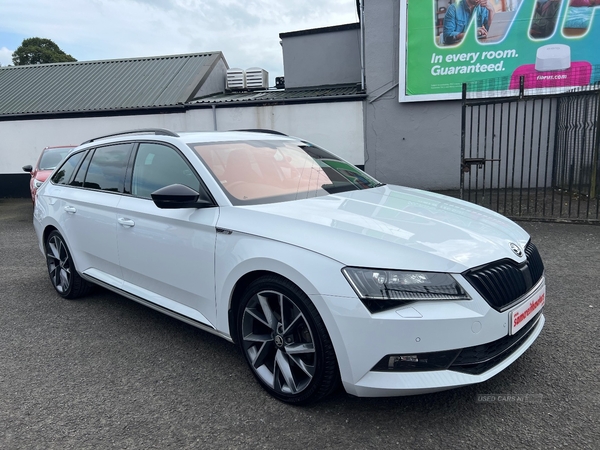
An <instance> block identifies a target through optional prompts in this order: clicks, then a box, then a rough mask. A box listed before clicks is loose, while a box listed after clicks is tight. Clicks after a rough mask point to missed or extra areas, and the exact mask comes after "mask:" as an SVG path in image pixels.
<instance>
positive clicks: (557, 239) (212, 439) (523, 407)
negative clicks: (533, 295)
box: [0, 199, 600, 450]
mask: <svg viewBox="0 0 600 450" xmlns="http://www.w3.org/2000/svg"><path fill="white" fill-rule="evenodd" d="M521 225H522V226H523V227H524V228H525V229H526V230H527V231H528V232H529V233H530V234H531V236H532V239H533V242H534V243H535V244H536V245H537V247H538V249H539V250H540V253H541V255H542V258H543V260H544V263H545V267H546V278H547V303H546V306H545V309H544V311H545V312H544V313H545V316H546V325H545V327H544V330H543V331H542V333H541V335H540V337H539V338H538V340H537V341H536V342H535V343H534V345H533V346H532V347H531V348H530V349H529V350H528V351H527V352H525V354H524V355H523V356H522V357H521V358H520V359H519V360H518V361H516V362H515V363H514V364H513V365H511V366H510V367H509V368H507V369H506V370H505V371H503V372H501V373H500V374H498V375H497V376H495V377H493V378H492V379H490V380H488V381H486V382H484V383H481V384H478V385H473V386H469V387H464V388H460V389H454V390H450V391H445V392H440V393H436V394H428V395H421V396H412V397H398V398H383V399H381V398H374V399H369V398H356V397H352V396H349V395H347V394H345V393H343V392H339V393H337V394H336V395H334V396H332V397H331V398H328V399H326V400H325V401H322V402H320V403H317V404H315V405H313V406H310V407H303V408H301V407H291V406H287V405H285V404H283V403H281V402H279V401H277V400H274V399H273V398H271V397H269V396H268V395H267V394H266V393H265V392H264V391H263V390H262V389H261V387H260V386H259V385H258V384H257V383H256V381H255V380H254V378H253V376H252V375H251V373H250V371H249V370H248V368H247V367H246V365H245V362H244V360H243V356H242V355H241V354H240V353H239V352H238V351H237V349H236V348H235V347H234V346H233V345H232V344H230V343H228V342H226V341H225V340H222V339H220V338H218V337H216V336H214V335H211V334H209V333H206V332H203V331H200V330H198V329H196V328H193V327H191V326H189V325H186V324H184V323H182V322H179V321H177V320H175V319H172V318H170V317H167V316H165V315H162V314H160V313H158V312H156V311H154V310H152V309H150V308H146V307H144V306H142V305H139V304H137V303H135V302H132V301H130V300H127V299H125V298H123V297H121V296H119V295H116V294H114V293H111V292H109V291H106V290H104V289H101V288H97V289H95V290H94V291H93V292H92V293H91V294H90V295H89V296H88V297H86V298H84V299H82V300H77V301H68V300H63V299H61V298H60V297H59V296H58V295H57V294H56V293H55V292H54V290H53V288H52V286H51V284H50V281H49V279H48V273H47V270H46V265H45V261H44V258H43V256H42V254H41V253H40V251H39V248H38V244H37V241H36V237H35V233H34V231H33V226H32V208H31V202H30V201H29V200H25V199H19V200H15V199H0V255H1V258H0V448H3V449H78V450H81V449H103V448H118V449H154V448H156V449H167V448H176V449H184V448H218V449H226V448H244V449H259V448H261V449H275V448H277V449H311V448H322V449H327V448H332V449H335V448H343V449H368V448H372V449H385V448H431V449H438V448H439V449H453V448H461V449H463V448H465V449H471V448H472V449H487V448H493V449H511V450H513V449H555V448H569V449H592V448H598V445H599V444H598V440H599V438H600V432H599V431H598V424H599V423H600V376H599V375H600V345H599V343H600V330H599V324H600V283H599V281H598V272H599V271H600V227H599V226H597V225H583V224H563V223H541V222H522V223H521Z"/></svg>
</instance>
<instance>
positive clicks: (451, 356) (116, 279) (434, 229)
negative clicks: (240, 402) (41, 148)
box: [34, 130, 545, 404]
mask: <svg viewBox="0 0 600 450" xmlns="http://www.w3.org/2000/svg"><path fill="white" fill-rule="evenodd" d="M34 226H35V230H36V233H37V237H38V239H39V246H40V249H41V251H42V253H43V255H44V257H45V258H46V262H47V266H48V273H49V275H50V280H51V282H52V285H53V286H54V289H55V290H56V292H57V293H58V294H59V295H60V296H62V297H64V298H67V299H74V298H77V297H81V296H84V295H85V294H86V293H87V292H88V290H89V288H90V287H91V286H93V285H99V286H103V287H105V288H108V289H110V290H112V291H114V292H117V293H118V294H121V295H123V296H126V297H128V298H130V299H132V300H135V301H137V302H140V303H142V304H144V305H147V306H149V307H151V308H155V309H157V310H159V311H162V312H164V313H166V314H169V315H170V316H173V317H176V318H179V319H181V320H183V321H184V322H187V323H188V324H192V325H194V326H197V327H199V328H201V329H203V330H206V331H208V332H211V333H214V334H216V335H218V336H221V337H223V338H225V339H227V340H229V341H231V342H234V343H235V344H236V345H237V346H239V348H240V349H241V352H242V354H243V355H244V357H245V359H246V361H247V363H248V366H249V368H250V371H251V372H252V373H253V374H254V376H255V377H256V379H257V381H258V383H260V385H262V387H263V388H264V389H266V390H267V391H268V392H269V393H270V394H271V395H273V396H274V397H276V398H278V399H280V400H282V401H285V402H289V403H294V404H304V403H308V402H312V401H315V400H318V399H320V398H322V397H324V396H326V395H328V394H329V393H331V392H332V391H333V390H335V389H336V388H337V387H338V386H340V385H341V386H343V388H344V389H345V390H346V392H348V393H350V394H352V395H356V396H372V397H375V396H396V395H409V394H418V393H426V392H433V391H439V390H444V389H449V388H455V387H459V386H465V385H469V384H472V383H479V382H482V381H485V380H487V379H489V378H490V377H492V376H494V375H496V374H497V373H499V372H500V371H502V370H503V369H505V368H506V367H508V366H509V365H510V364H512V363H513V362H514V361H515V360H516V359H517V358H519V356H521V355H522V354H523V352H525V351H526V350H527V348H529V347H530V346H531V345H532V344H533V342H534V341H535V339H536V338H537V337H538V335H539V334H540V332H541V330H542V327H543V325H544V316H543V313H542V310H543V306H544V303H545V279H544V266H543V263H542V260H541V258H540V255H539V253H538V250H537V249H536V247H535V245H534V244H533V243H532V242H531V240H530V237H529V236H528V234H527V233H526V232H525V231H524V230H523V229H521V228H520V227H519V226H518V225H516V224H515V223H513V222H511V221H510V220H508V219H506V218H504V217H502V216H500V215H498V214H495V213H493V212H491V211H489V210H487V209H484V208H481V207H478V206H475V205H472V204H470V203H466V202H463V201H460V200H457V199H453V198H450V197H445V196H441V195H437V194H434V193H429V192H425V191H420V190H416V189H410V188H407V187H400V186H392V185H384V184H382V183H380V182H378V181H376V180H375V179H373V178H372V177H370V176H369V175H367V174H366V173H365V172H363V171H361V170H359V169H358V168H356V167H354V166H353V165H351V164H349V163H347V162H346V161H344V160H342V159H340V158H338V157H336V156H334V155H332V154H330V153H328V152H326V151H325V150H323V149H321V148H319V147H317V146H315V145H313V144H311V143H309V142H307V141H304V140H302V139H298V138H294V137H288V136H285V135H281V134H280V133H275V132H264V131H263V132H248V131H236V132H204V133H179V134H178V133H174V132H171V131H168V130H138V131H132V132H127V133H120V134H118V135H111V136H105V137H102V138H96V139H92V140H90V141H88V142H86V143H84V144H82V145H80V146H79V147H77V148H76V149H74V150H73V151H71V153H70V154H69V156H68V157H67V158H66V160H65V161H64V162H63V163H62V165H60V166H59V167H58V168H57V169H55V170H54V172H53V174H52V176H51V177H50V180H49V181H47V182H46V183H44V184H43V185H42V186H41V187H40V188H39V190H38V191H37V200H36V202H35V210H34Z"/></svg>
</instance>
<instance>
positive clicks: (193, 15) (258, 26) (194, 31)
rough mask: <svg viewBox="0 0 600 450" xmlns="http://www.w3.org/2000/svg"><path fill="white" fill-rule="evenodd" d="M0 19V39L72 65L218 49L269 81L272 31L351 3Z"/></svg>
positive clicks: (140, 8) (186, 6)
mask: <svg viewBox="0 0 600 450" xmlns="http://www.w3.org/2000/svg"><path fill="white" fill-rule="evenodd" d="M25 3H27V5H26V6H25ZM0 15H1V16H2V17H3V18H9V20H3V21H2V23H0V33H3V32H6V33H18V34H20V35H22V36H23V38H28V37H34V36H37V37H43V38H48V39H52V40H53V41H54V42H55V43H56V44H57V45H58V46H59V47H60V48H61V49H62V50H63V51H64V52H65V53H68V54H70V55H72V56H73V57H74V58H76V59H78V60H80V61H84V60H97V59H117V58H134V57H142V56H157V55H171V54H180V53H200V52H208V51H217V50H220V51H222V52H223V53H224V55H225V59H226V60H227V62H228V63H229V65H230V66H231V67H241V68H248V67H254V66H259V67H263V68H265V69H266V70H267V71H269V75H270V77H271V82H273V81H274V77H275V76H279V75H282V74H283V57H282V53H281V46H280V45H279V33H282V32H289V31H297V30H302V29H307V28H319V27H324V26H331V25H339V24H343V23H350V22H356V20H357V19H356V1H355V0H314V1H312V2H309V1H307V0H88V1H81V0H61V1H60V2H57V1H55V0H28V1H27V2H23V1H22V0H2V2H1V3H0ZM0 36H1V34H0ZM1 44H3V43H2V42H0V45H1ZM4 45H6V44H4ZM11 53H12V52H11ZM2 64H3V65H4V63H2Z"/></svg>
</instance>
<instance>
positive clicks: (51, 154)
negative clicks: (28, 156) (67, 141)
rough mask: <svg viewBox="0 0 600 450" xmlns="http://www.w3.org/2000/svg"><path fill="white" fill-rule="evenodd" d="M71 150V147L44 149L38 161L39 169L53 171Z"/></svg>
mask: <svg viewBox="0 0 600 450" xmlns="http://www.w3.org/2000/svg"><path fill="white" fill-rule="evenodd" d="M71 150H73V147H64V148H49V149H46V150H45V151H44V153H43V154H42V157H41V159H40V167H39V169H40V170H53V169H54V168H55V167H56V166H58V164H59V163H60V162H61V161H62V160H63V159H64V157H65V156H67V155H68V154H69V152H70V151H71Z"/></svg>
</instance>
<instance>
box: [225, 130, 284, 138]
mask: <svg viewBox="0 0 600 450" xmlns="http://www.w3.org/2000/svg"><path fill="white" fill-rule="evenodd" d="M232 131H248V132H251V133H266V134H278V135H280V136H287V134H285V133H282V132H281V131H275V130H268V129H266V128H248V129H244V130H232Z"/></svg>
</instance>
